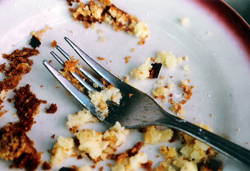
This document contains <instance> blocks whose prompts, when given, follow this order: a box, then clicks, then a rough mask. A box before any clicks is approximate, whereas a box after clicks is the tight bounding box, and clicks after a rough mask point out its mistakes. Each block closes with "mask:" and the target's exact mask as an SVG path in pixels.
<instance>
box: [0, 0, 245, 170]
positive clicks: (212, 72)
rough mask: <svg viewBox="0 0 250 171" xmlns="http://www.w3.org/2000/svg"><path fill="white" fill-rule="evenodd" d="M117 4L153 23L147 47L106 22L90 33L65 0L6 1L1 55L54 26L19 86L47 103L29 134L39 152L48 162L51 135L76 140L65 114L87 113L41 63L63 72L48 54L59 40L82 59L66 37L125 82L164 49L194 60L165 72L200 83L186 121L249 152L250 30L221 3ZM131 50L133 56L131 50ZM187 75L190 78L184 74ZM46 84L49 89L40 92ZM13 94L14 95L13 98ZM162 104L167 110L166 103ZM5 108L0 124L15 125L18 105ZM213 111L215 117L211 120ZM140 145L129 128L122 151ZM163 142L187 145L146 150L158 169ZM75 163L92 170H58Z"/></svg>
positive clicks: (0, 9) (143, 84)
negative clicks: (186, 20)
mask: <svg viewBox="0 0 250 171" xmlns="http://www.w3.org/2000/svg"><path fill="white" fill-rule="evenodd" d="M113 3H114V4H115V5H116V6H117V7H119V8H121V9H123V10H124V11H126V12H128V13H130V14H132V15H135V16H137V18H138V19H139V20H143V21H145V22H146V23H147V24H148V28H149V30H150V37H149V38H148V39H147V40H146V44H145V45H143V46H140V45H138V41H139V39H138V38H136V37H134V36H132V35H128V34H126V33H124V32H116V31H114V30H113V29H112V28H111V27H107V25H106V24H105V23H104V24H101V25H99V24H98V25H97V28H96V29H85V28H84V26H83V25H81V24H78V23H77V22H75V21H74V20H73V19H72V18H71V15H70V13H69V11H68V6H67V4H66V2H65V1H64V0H53V1H51V0H36V1H30V2H29V3H28V4H27V1H24V0H19V1H17V0H8V1H0V4H1V5H0V16H2V17H1V18H0V23H1V28H0V45H1V46H0V52H1V54H3V53H11V52H12V51H13V50H15V49H16V48H19V49H20V48H22V47H24V46H25V47H29V44H28V43H29V40H30V38H31V36H30V32H31V31H34V30H40V29H43V28H44V27H45V25H46V24H48V25H49V26H50V27H52V29H51V30H49V31H47V32H46V33H45V34H44V36H43V38H42V45H41V47H39V48H38V49H39V51H40V52H41V54H40V55H39V56H37V57H34V58H33V59H34V67H33V69H32V71H31V73H30V74H28V75H25V76H24V79H23V80H22V82H21V83H20V86H23V85H25V84H26V83H30V84H31V90H32V91H33V92H35V94H36V95H37V97H38V98H40V99H44V100H47V101H48V104H47V105H42V106H41V113H40V114H39V115H37V116H36V117H35V120H36V122H37V123H36V124H35V125H34V126H33V128H32V130H31V131H30V132H29V133H28V136H29V137H30V138H31V139H32V140H34V142H35V147H36V148H37V150H38V151H43V152H44V154H43V155H42V159H43V160H44V161H48V160H50V155H49V154H48V153H47V150H48V149H50V150H51V149H52V146H53V144H54V142H55V141H56V139H51V138H50V137H51V136H52V135H53V134H55V136H56V137H58V136H59V135H63V136H72V134H71V133H70V132H69V131H68V128H67V127H66V125H65V123H66V121H67V115H68V114H72V113H75V112H77V111H78V110H80V109H82V106H81V105H80V104H79V103H78V102H77V101H76V100H74V99H73V98H72V97H69V96H68V95H67V94H66V93H65V90H64V89H63V88H62V87H61V88H60V89H57V88H56V87H57V86H60V85H59V83H58V82H57V81H56V80H55V79H54V78H53V77H52V76H51V75H50V74H49V72H48V71H47V70H46V69H45V68H44V66H43V65H42V61H43V59H47V60H50V59H52V60H53V65H55V67H57V68H58V69H59V68H60V66H59V64H58V63H57V62H56V61H55V60H54V59H53V58H52V56H51V55H50V54H49V52H50V51H52V50H54V49H53V48H52V47H51V46H50V44H51V42H52V41H53V40H56V41H57V42H58V44H59V45H60V46H61V47H62V48H64V49H65V50H66V51H67V52H69V53H70V54H71V55H73V56H75V57H77V56H76V54H75V53H74V52H73V50H72V49H70V47H69V46H68V45H67V43H66V42H65V41H64V40H63V37H64V36H67V37H69V38H70V39H72V40H73V41H74V42H75V43H76V44H78V45H79V46H80V47H82V48H83V49H84V50H85V51H86V52H87V53H88V54H89V55H90V56H92V57H93V58H94V59H96V58H97V57H98V56H100V57H105V58H106V59H107V60H105V61H99V63H100V64H102V65H103V66H104V67H105V68H107V69H108V70H110V71H111V72H112V73H114V74H115V75H117V76H120V77H123V76H125V75H128V73H129V71H130V70H131V69H133V68H135V67H138V65H140V64H141V63H142V62H144V61H145V59H146V57H148V56H149V57H152V56H156V54H157V52H159V51H162V50H165V51H170V52H173V53H174V54H175V55H176V56H178V57H179V56H188V57H189V60H188V61H185V62H182V63H181V64H180V65H178V66H177V67H175V68H173V69H167V68H163V69H162V70H161V73H160V76H164V77H165V80H166V81H167V80H168V79H170V76H173V78H171V79H170V80H171V81H172V82H174V83H175V84H176V85H178V84H179V83H180V81H181V80H183V79H187V78H188V79H190V80H191V83H190V85H193V86H195V88H194V90H193V92H194V95H193V97H192V99H191V100H190V101H188V103H187V104H186V105H185V109H186V111H187V113H186V114H185V119H187V120H189V121H191V122H194V123H201V122H202V123H205V124H208V125H210V126H211V127H212V128H213V130H214V132H215V133H217V134H219V135H221V136H223V137H225V138H228V139H230V140H232V141H234V142H236V143H237V144H239V145H241V146H243V147H245V148H248V149H250V146H249V145H247V142H249V141H250V138H249V133H248V130H249V129H250V124H249V122H250V115H249V101H250V88H249V87H250V79H249V78H250V65H249V47H250V43H249V42H250V38H249V35H250V31H249V26H248V25H247V24H246V23H245V22H244V21H243V20H242V19H241V18H240V17H239V16H238V15H237V14H236V13H235V12H234V11H232V9H230V8H229V7H228V6H227V5H226V4H224V3H223V2H221V1H198V0H188V1H187V0H176V1H171V0H158V1H150V0H148V1H147V0H137V1H132V0H131V1H130V0H129V1H118V0H113ZM182 17H188V18H190V23H188V24H187V25H181V24H180V18H182ZM98 29H101V30H102V31H103V34H102V35H99V34H98ZM100 36H105V37H106V38H107V40H106V42H104V43H99V42H98V40H99V39H100ZM13 45H15V46H13ZM133 48H134V49H135V52H131V50H132V49H133ZM126 56H132V58H131V59H130V62H129V63H128V64H125V60H124V57H126ZM110 60H111V61H112V62H110ZM3 62H5V60H3V59H1V63H3ZM81 64H83V62H81ZM83 65H84V64H83ZM183 65H188V66H189V68H190V70H191V71H190V72H186V71H184V70H183V69H182V66H183ZM187 74H188V77H186V75H187ZM156 81H157V80H144V81H138V80H135V79H133V78H131V82H132V83H133V84H134V85H135V86H136V87H138V88H139V89H141V90H142V91H144V92H147V93H150V92H151V88H152V85H153V84H154V83H155V82H156ZM41 85H43V88H41V87H40V86H41ZM172 93H173V94H174V95H175V96H174V100H180V99H181V98H180V92H179V91H178V90H177V89H174V90H172ZM9 96H10V97H12V96H13V93H10V94H9ZM158 102H159V103H160V104H161V105H163V107H164V108H165V109H166V110H168V111H169V107H170V105H169V104H168V103H161V102H160V101H158ZM51 103H56V104H57V105H58V107H59V109H58V112H57V113H56V114H54V115H47V114H45V112H44V108H45V107H48V105H49V104H51ZM5 108H6V109H10V111H9V112H8V113H7V114H5V115H4V116H3V117H2V118H1V120H0V126H3V125H5V124H7V122H9V121H15V120H16V118H15V117H14V116H13V114H14V113H15V109H14V108H13V104H12V103H11V104H9V103H6V105H5ZM211 114H213V117H211V116H210V115H211ZM84 128H92V129H95V130H98V131H105V129H107V126H106V125H104V124H102V123H99V124H96V125H92V124H87V125H86V126H85V127H84ZM142 140H143V136H142V135H141V134H140V133H138V131H137V130H131V134H130V135H129V136H128V141H127V142H126V144H125V145H124V146H122V147H121V148H120V149H119V150H118V152H122V151H124V150H125V149H127V148H130V147H132V146H133V145H134V144H135V143H136V142H137V141H142ZM161 145H169V146H176V147H177V148H180V146H181V145H180V142H175V143H172V144H171V143H163V144H159V145H157V146H152V145H149V146H147V147H145V148H143V149H142V151H145V152H147V153H148V156H149V159H151V160H153V161H154V163H155V165H154V166H157V165H158V162H159V161H161V159H162V158H157V157H156V156H157V155H158V154H159V152H158V150H159V147H160V146H161ZM218 159H219V160H221V161H222V162H223V165H224V170H225V171H235V170H242V171H247V170H249V169H248V168H246V167H245V166H243V165H241V164H239V163H237V162H234V161H232V160H231V159H229V158H227V157H224V156H223V155H218ZM109 162H111V161H106V162H103V163H101V166H102V165H103V166H105V170H110V168H108V167H107V163H109ZM10 163H11V162H5V161H4V160H0V165H1V170H3V171H7V170H8V166H9V165H10ZM73 164H74V165H76V166H82V165H84V164H89V165H93V163H92V162H91V161H90V160H88V159H86V158H85V159H83V160H75V159H74V158H70V159H67V160H65V161H64V162H63V164H62V165H60V166H58V167H55V168H53V169H52V170H58V169H59V168H61V167H62V166H71V165H73ZM99 167H100V166H98V167H97V168H96V170H98V169H99ZM13 170H15V169H13ZM38 170H41V168H39V169H38Z"/></svg>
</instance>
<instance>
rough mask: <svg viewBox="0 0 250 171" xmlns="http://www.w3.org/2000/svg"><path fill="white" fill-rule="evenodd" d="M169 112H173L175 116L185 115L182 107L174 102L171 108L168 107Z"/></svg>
mask: <svg viewBox="0 0 250 171" xmlns="http://www.w3.org/2000/svg"><path fill="white" fill-rule="evenodd" d="M170 110H171V111H173V112H175V113H176V114H185V113H186V111H185V110H184V109H183V105H182V104H179V103H178V102H174V104H173V106H172V107H170Z"/></svg>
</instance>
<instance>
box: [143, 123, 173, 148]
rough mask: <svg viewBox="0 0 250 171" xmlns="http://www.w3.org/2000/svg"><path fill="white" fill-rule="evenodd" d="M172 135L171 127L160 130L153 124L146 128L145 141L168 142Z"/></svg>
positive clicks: (153, 142)
mask: <svg viewBox="0 0 250 171" xmlns="http://www.w3.org/2000/svg"><path fill="white" fill-rule="evenodd" d="M172 136H173V131H172V130H171V129H166V130H160V129H156V127H155V126H149V127H147V128H146V133H145V140H144V141H145V143H149V144H158V143H160V142H168V141H169V140H171V138H172Z"/></svg>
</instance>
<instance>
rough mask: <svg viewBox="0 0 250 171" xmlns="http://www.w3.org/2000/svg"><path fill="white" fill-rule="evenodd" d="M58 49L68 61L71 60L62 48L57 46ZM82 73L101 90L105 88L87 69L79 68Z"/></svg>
mask: <svg viewBox="0 0 250 171" xmlns="http://www.w3.org/2000/svg"><path fill="white" fill-rule="evenodd" d="M56 49H57V50H58V51H59V52H60V53H61V54H62V55H63V56H64V57H65V58H66V59H67V60H70V56H69V55H68V54H67V53H66V52H65V51H64V50H63V49H62V48H61V47H60V46H58V45H57V46H56ZM79 69H80V71H81V72H82V73H83V75H85V76H86V77H87V78H88V79H89V80H90V81H91V82H92V83H93V84H96V85H97V86H98V87H100V88H104V85H103V84H102V83H101V82H100V81H99V80H98V79H96V78H95V77H94V76H92V75H91V74H90V73H88V72H87V71H86V70H85V69H83V68H82V67H79Z"/></svg>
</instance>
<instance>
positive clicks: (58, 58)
mask: <svg viewBox="0 0 250 171" xmlns="http://www.w3.org/2000/svg"><path fill="white" fill-rule="evenodd" d="M50 54H51V55H52V56H53V57H54V58H55V59H56V60H57V62H59V64H61V65H62V66H63V67H64V61H63V60H62V59H61V58H60V57H59V56H58V55H57V54H56V53H55V52H53V51H51V52H50Z"/></svg>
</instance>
